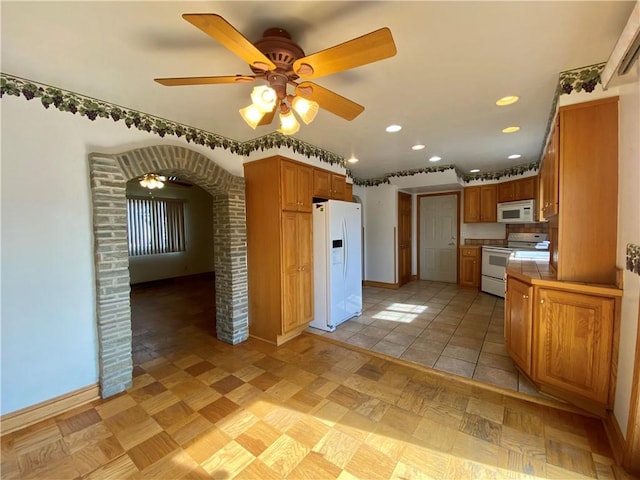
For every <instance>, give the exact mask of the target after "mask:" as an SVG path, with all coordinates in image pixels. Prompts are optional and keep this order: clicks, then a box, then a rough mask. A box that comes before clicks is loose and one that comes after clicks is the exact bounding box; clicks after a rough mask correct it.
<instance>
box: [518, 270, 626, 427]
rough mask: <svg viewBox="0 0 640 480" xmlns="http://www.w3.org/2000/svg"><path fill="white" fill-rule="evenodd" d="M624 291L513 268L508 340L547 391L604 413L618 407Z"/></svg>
mask: <svg viewBox="0 0 640 480" xmlns="http://www.w3.org/2000/svg"><path fill="white" fill-rule="evenodd" d="M620 296H621V290H619V289H617V288H614V287H611V288H609V287H601V286H591V285H584V284H577V283H571V284H570V283H568V282H558V281H552V280H547V281H536V280H533V281H527V279H526V277H519V278H515V277H514V276H512V275H509V270H507V294H506V304H505V343H506V347H507V351H508V353H509V355H510V356H511V358H512V359H513V360H514V362H515V363H516V364H517V366H518V367H519V369H520V370H521V371H522V372H523V373H524V374H526V375H527V376H528V377H529V378H530V379H531V380H532V381H533V383H534V384H535V385H536V386H537V387H538V389H539V390H540V391H542V392H545V393H548V394H550V395H552V396H555V397H557V398H561V399H564V400H567V401H569V402H571V403H573V404H575V405H577V406H579V407H581V408H584V409H586V410H588V411H591V412H592V413H595V414H598V415H601V416H604V414H605V411H606V410H608V409H611V408H612V407H613V400H614V388H615V377H616V367H615V365H616V361H615V359H616V357H617V351H618V335H619V301H620Z"/></svg>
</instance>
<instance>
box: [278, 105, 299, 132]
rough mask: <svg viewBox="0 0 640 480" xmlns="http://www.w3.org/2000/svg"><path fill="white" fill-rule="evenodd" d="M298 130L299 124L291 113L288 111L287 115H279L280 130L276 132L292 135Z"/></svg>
mask: <svg viewBox="0 0 640 480" xmlns="http://www.w3.org/2000/svg"><path fill="white" fill-rule="evenodd" d="M298 130H300V123H299V122H298V120H296V117H294V116H293V112H292V111H291V110H289V111H288V112H287V113H281V114H280V128H279V129H278V131H279V132H280V133H282V134H283V135H293V134H294V133H296V132H297V131H298Z"/></svg>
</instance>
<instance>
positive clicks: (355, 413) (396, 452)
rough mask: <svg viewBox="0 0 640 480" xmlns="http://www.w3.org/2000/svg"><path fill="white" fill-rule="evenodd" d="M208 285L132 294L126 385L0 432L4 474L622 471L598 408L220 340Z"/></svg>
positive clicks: (331, 352)
mask: <svg viewBox="0 0 640 480" xmlns="http://www.w3.org/2000/svg"><path fill="white" fill-rule="evenodd" d="M411 288H413V287H411V286H410V288H409V289H411ZM405 291H406V290H405ZM450 293H454V292H450ZM211 294H212V284H211V282H210V281H208V282H203V283H200V284H197V283H196V284H181V285H174V286H171V287H162V286H160V287H155V288H151V289H146V290H137V291H134V292H133V294H132V307H133V312H134V315H133V333H134V338H135V343H134V348H135V354H134V364H135V365H134V372H133V373H134V380H133V386H132V387H131V388H130V389H128V390H127V391H126V392H123V393H121V394H119V395H117V396H115V397H112V398H109V399H106V400H97V401H95V402H92V403H89V404H87V405H84V406H82V407H79V408H76V409H74V410H72V411H69V412H66V413H64V414H61V415H58V416H57V417H54V418H51V419H49V420H46V421H43V422H40V423H38V424H36V425H33V426H30V427H27V428H25V429H23V430H21V431H17V432H14V433H11V434H7V435H3V436H2V438H1V439H0V440H1V444H0V446H1V449H0V461H1V463H0V469H1V476H2V479H3V480H11V479H47V480H49V479H55V480H58V479H104V480H106V479H118V480H120V479H127V478H134V479H139V478H162V479H165V478H166V479H179V478H215V479H221V480H223V479H224V480H227V479H234V478H238V479H260V480H262V479H283V478H289V479H321V480H324V479H335V478H338V479H341V480H350V479H354V478H361V479H385V478H393V479H398V480H399V479H453V480H455V479H463V480H466V479H472V478H474V479H475V478H491V479H530V480H533V479H536V478H548V479H565V478H577V479H594V478H597V479H611V480H613V479H617V480H622V479H624V478H627V477H626V475H625V474H624V472H622V471H621V470H620V469H619V468H618V467H617V466H616V465H615V463H614V461H613V455H612V452H611V448H610V446H609V444H608V442H607V440H606V435H605V433H604V428H603V425H602V422H601V421H600V420H598V419H594V418H590V417H585V416H582V415H579V414H577V413H572V412H568V411H566V410H561V409H557V408H555V407H554V406H553V405H552V404H551V403H550V402H549V401H547V400H545V399H535V402H531V401H528V400H524V399H523V398H518V397H522V395H521V394H518V393H513V394H507V393H497V392H495V391H491V390H488V389H486V388H483V387H480V386H479V385H480V384H478V383H475V382H469V381H467V380H464V379H459V377H455V376H453V375H450V374H446V373H441V372H437V371H434V370H433V369H428V368H425V367H422V366H420V365H415V366H411V365H410V364H407V363H400V362H397V361H395V360H394V359H393V358H388V357H386V358H381V357H379V356H376V355H374V354H373V353H367V352H363V351H360V350H355V349H353V348H352V347H350V346H349V345H340V344H336V343H333V342H332V341H328V340H327V339H324V338H322V337H320V336H317V335H311V334H303V335H301V336H300V337H298V338H295V339H293V340H291V341H290V342H287V343H286V344H285V345H283V346H281V347H275V346H273V345H269V344H266V343H264V342H261V341H259V340H254V339H250V340H248V341H247V342H243V343H242V344H240V345H236V346H231V345H228V344H225V343H222V342H219V341H217V340H216V338H215V335H214V331H213V329H212V321H211V318H212V317H211V314H212V310H211V308H212V303H211V297H212V295H211ZM414 294H415V293H414ZM446 295H448V294H447V293H445V292H444V291H443V290H440V293H439V294H438V298H443V299H444V297H445V296H446ZM454 296H456V295H455V294H454ZM452 298H453V297H452ZM405 300H406V299H405ZM449 300H451V299H449ZM428 302H430V304H432V305H434V306H435V305H442V308H441V310H445V309H446V308H447V306H451V307H452V308H451V309H448V310H447V312H454V313H455V311H454V308H453V307H455V306H456V304H453V305H452V304H451V301H449V302H447V304H446V305H445V304H438V303H435V302H432V301H431V300H429V301H428ZM483 302H484V303H486V302H488V300H486V299H485V300H483V301H482V302H480V303H479V304H478V306H477V308H478V309H480V310H482V308H481V306H482V307H487V305H485V304H484V303H483ZM405 303H406V302H405ZM471 303H472V304H473V301H471ZM489 303H491V302H489ZM491 308H492V309H493V308H494V306H491ZM487 309H488V307H487ZM466 310H468V308H467V309H465V311H466ZM474 310H475V308H474ZM373 328H378V327H375V326H374V327H373ZM424 328H426V326H425V327H424ZM397 334H398V335H402V334H403V333H402V331H399V332H397ZM392 338H393V337H392ZM443 338H444V337H443ZM390 343H393V342H390ZM394 345H395V344H394ZM443 350H444V348H443ZM450 358H453V357H450ZM505 392H506V391H505Z"/></svg>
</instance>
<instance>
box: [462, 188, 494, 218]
mask: <svg viewBox="0 0 640 480" xmlns="http://www.w3.org/2000/svg"><path fill="white" fill-rule="evenodd" d="M497 200H498V188H497V184H495V183H494V184H491V185H480V186H475V187H466V188H465V189H464V222H465V223H478V222H484V223H495V222H496V221H497V220H498V201H497Z"/></svg>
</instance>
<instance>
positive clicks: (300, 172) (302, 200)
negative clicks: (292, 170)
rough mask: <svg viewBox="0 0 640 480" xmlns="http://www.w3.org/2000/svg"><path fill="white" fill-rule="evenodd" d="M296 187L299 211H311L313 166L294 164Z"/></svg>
mask: <svg viewBox="0 0 640 480" xmlns="http://www.w3.org/2000/svg"><path fill="white" fill-rule="evenodd" d="M296 166H297V168H296V183H297V186H296V189H297V203H298V211H299V212H311V207H312V200H313V196H312V194H311V192H312V190H313V167H309V166H306V165H296Z"/></svg>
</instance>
